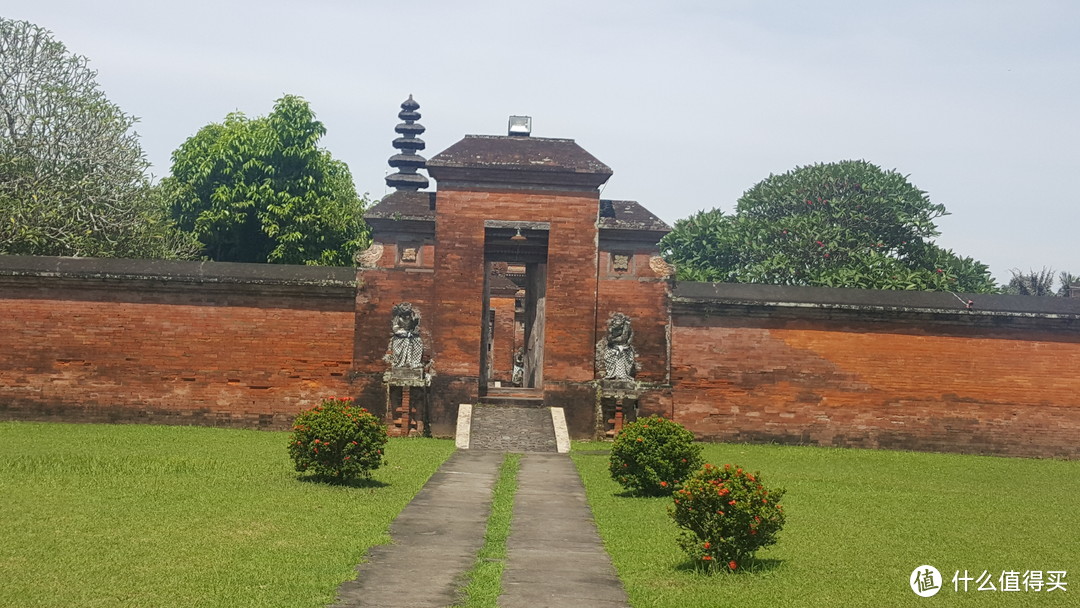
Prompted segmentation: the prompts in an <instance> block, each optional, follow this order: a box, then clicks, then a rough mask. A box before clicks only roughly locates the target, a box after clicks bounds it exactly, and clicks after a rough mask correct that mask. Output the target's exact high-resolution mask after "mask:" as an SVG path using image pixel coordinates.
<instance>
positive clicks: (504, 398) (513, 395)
mask: <svg viewBox="0 0 1080 608" xmlns="http://www.w3.org/2000/svg"><path fill="white" fill-rule="evenodd" d="M480 403H481V404H482V405H507V406H513V407H544V391H543V389H539V388H519V387H490V388H488V389H487V394H486V395H484V396H483V397H480Z"/></svg>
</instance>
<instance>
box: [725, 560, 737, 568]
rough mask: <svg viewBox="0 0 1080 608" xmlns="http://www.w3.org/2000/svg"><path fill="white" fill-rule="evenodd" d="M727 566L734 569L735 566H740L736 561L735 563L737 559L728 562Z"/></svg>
mask: <svg viewBox="0 0 1080 608" xmlns="http://www.w3.org/2000/svg"><path fill="white" fill-rule="evenodd" d="M727 567H728V568H731V569H732V570H734V569H735V568H738V567H739V564H736V563H735V560H731V561H730V562H728V563H727Z"/></svg>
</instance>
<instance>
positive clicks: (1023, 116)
mask: <svg viewBox="0 0 1080 608" xmlns="http://www.w3.org/2000/svg"><path fill="white" fill-rule="evenodd" d="M0 14H2V15H3V16H4V17H6V18H14V19H25V20H28V21H31V22H34V23H36V24H38V25H40V26H42V27H45V28H47V29H50V30H52V31H53V33H54V34H55V36H56V38H57V39H58V40H60V41H62V42H64V43H65V44H66V45H67V47H68V49H69V50H70V51H72V52H74V53H77V54H80V55H84V56H86V57H88V58H89V59H90V60H91V66H92V67H93V68H94V69H96V70H97V71H98V81H99V83H100V84H101V85H102V87H103V88H104V90H105V92H106V94H107V95H108V97H109V98H110V99H111V100H112V101H113V102H115V103H117V104H118V105H119V106H121V107H122V108H123V109H124V110H125V111H126V112H128V113H131V114H134V115H136V116H139V117H140V118H141V121H140V123H139V125H138V131H139V133H140V135H141V136H142V144H143V148H144V149H145V150H146V153H147V156H148V158H149V160H150V161H151V162H152V163H153V165H154V168H153V171H154V173H155V175H157V176H159V177H160V176H164V175H167V174H168V172H169V164H170V160H169V157H170V154H171V153H172V151H173V150H174V149H176V148H177V147H178V146H179V145H180V144H181V143H182V142H183V141H184V140H185V139H186V138H187V137H190V136H191V135H193V134H194V133H195V132H196V131H198V129H199V128H201V127H202V126H204V125H206V124H208V123H210V122H220V121H221V120H223V119H224V117H225V115H226V114H227V113H229V112H232V111H236V110H239V111H242V112H244V113H245V114H247V115H248V116H259V115H263V114H266V113H267V112H269V111H270V110H271V108H272V106H273V102H274V100H275V99H277V98H279V97H281V96H282V95H283V94H286V93H289V94H296V95H300V96H302V97H304V98H306V99H307V100H308V101H309V102H310V103H311V106H312V108H313V110H314V111H315V113H316V114H317V116H318V118H319V119H320V120H322V121H323V123H324V124H325V125H326V127H327V129H328V134H327V136H326V137H325V138H324V139H323V142H322V143H323V145H324V146H325V147H326V148H328V149H329V150H330V151H331V152H332V153H333V155H334V156H335V157H336V158H338V159H340V160H343V161H345V162H346V163H348V165H349V167H350V168H351V170H352V173H353V178H354V180H355V182H356V186H357V188H358V189H359V190H360V191H361V192H364V191H367V192H370V193H371V195H372V196H373V197H375V198H378V197H381V196H383V195H384V194H385V193H386V192H387V190H386V186H385V184H384V182H383V178H384V177H385V175H386V174H387V173H388V167H387V165H386V159H387V158H388V157H389V156H390V155H391V154H393V152H394V150H393V149H392V148H391V146H390V142H391V140H392V139H393V138H394V137H395V134H394V131H393V129H394V125H395V124H397V122H398V120H397V116H396V113H397V111H398V105H399V104H400V103H401V101H402V100H404V99H405V98H406V97H407V96H408V95H409V94H413V95H414V96H415V98H416V100H417V101H418V102H419V103H420V105H421V108H420V112H421V113H422V114H423V119H422V120H421V122H422V123H423V124H424V125H425V126H426V127H427V129H428V130H427V133H425V134H424V136H423V138H424V139H425V140H426V141H427V144H428V148H427V150H426V153H425V156H427V157H429V158H430V157H431V156H433V155H434V154H436V153H438V152H439V151H441V150H443V149H445V148H446V147H448V146H450V145H451V144H453V143H454V142H456V141H457V140H459V139H461V138H462V137H463V136H464V135H466V134H470V133H479V134H504V133H505V129H506V121H507V116H509V115H510V114H525V115H530V116H532V117H533V134H534V135H535V136H542V137H568V138H573V139H575V140H577V142H578V143H579V144H581V146H582V147H584V148H585V149H586V150H588V151H589V152H591V153H592V154H593V155H594V156H596V157H597V158H599V159H600V160H601V161H603V162H604V163H606V164H607V165H609V166H610V167H611V168H612V169H613V170H614V171H615V175H614V176H613V177H612V178H611V180H610V181H609V182H608V183H607V185H606V187H605V189H604V191H603V197H604V198H613V199H632V200H637V201H639V202H641V203H642V204H643V205H645V206H646V207H648V208H649V209H651V210H652V211H653V212H654V213H656V214H657V215H659V216H660V217H661V218H663V219H664V220H666V221H667V222H668V223H673V222H674V221H675V220H677V219H679V218H683V217H686V216H688V215H690V214H691V213H694V212H695V211H698V210H700V209H708V208H713V207H719V208H721V209H724V210H725V211H732V210H733V209H734V205H735V202H736V200H737V199H738V198H739V196H740V195H741V194H742V193H743V191H745V190H746V189H748V188H750V187H751V186H752V185H754V184H755V183H756V182H758V181H760V180H762V179H764V178H765V177H767V176H768V175H769V174H771V173H783V172H785V171H788V170H790V169H792V168H793V167H796V166H799V165H806V164H811V163H816V162H829V161H838V160H844V159H866V160H868V161H870V162H873V163H876V164H878V165H880V166H882V167H883V168H886V169H896V170H898V171H900V172H901V173H904V174H906V175H909V176H910V180H911V181H912V183H914V184H915V185H916V186H918V187H919V188H921V189H923V190H926V191H927V192H928V193H929V195H930V197H931V199H932V200H933V201H934V202H938V203H943V204H944V205H945V206H946V207H947V208H948V209H949V211H950V212H951V214H952V215H950V216H948V217H945V218H942V219H941V220H939V222H938V225H939V228H940V229H941V232H942V236H941V237H940V238H939V239H938V242H939V243H940V244H941V245H943V246H945V247H948V248H951V249H954V250H955V251H957V252H958V253H960V254H962V255H966V256H972V257H975V258H976V259H978V260H981V261H982V262H984V263H987V264H989V265H990V267H991V270H992V271H993V273H994V275H995V277H996V278H998V280H1006V279H1007V278H1008V277H1009V269H1010V268H1020V269H1022V270H1026V269H1029V268H1034V269H1040V268H1042V267H1043V266H1048V267H1052V268H1054V269H1056V270H1069V271H1071V272H1073V273H1080V202H1078V201H1077V200H1076V199H1077V196H1076V194H1075V193H1074V190H1076V189H1077V178H1078V177H1080V154H1078V150H1077V147H1078V143H1080V2H1074V1H1070V0H1060V1H1039V0H1025V1H1024V2H1017V1H1015V0H1014V1H1001V2H996V1H991V0H984V1H951V0H925V1H924V0H904V1H903V2H900V1H895V0H888V1H872V0H862V1H858V0H852V1H849V2H841V1H832V2H829V1H809V0H808V1H798V2H796V1H791V0H789V1H787V2H779V1H772V2H770V1H762V0H746V1H735V0H732V1H726V0H713V1H699V2H689V1H687V2H679V1H671V2H637V1H633V0H617V1H616V0H611V1H608V0H604V1H588V0H577V1H562V0H546V1H543V2H528V3H522V2H513V1H502V2H500V1H490V2H480V1H454V0H442V1H426V0H420V1H413V2H408V1H397V2H374V1H371V2H369V1H349V0H307V1H303V2H301V1H297V0H292V1H277V0H259V1H257V2H255V1H250V0H237V1H229V0H217V1H214V2H209V1H205V0H187V1H186V2H160V3H159V2H152V1H149V0H129V1H119V2H115V1H113V2H110V1H105V0H102V1H98V2H86V1H74V0H73V1H62V0H7V1H6V2H5V3H4V6H3V8H2V9H0Z"/></svg>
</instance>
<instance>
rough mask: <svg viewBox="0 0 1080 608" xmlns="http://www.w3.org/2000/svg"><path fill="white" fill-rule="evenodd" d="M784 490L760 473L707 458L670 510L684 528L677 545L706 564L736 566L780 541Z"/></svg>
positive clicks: (676, 521) (678, 492)
mask: <svg viewBox="0 0 1080 608" xmlns="http://www.w3.org/2000/svg"><path fill="white" fill-rule="evenodd" d="M784 492H785V491H784V490H783V489H779V488H766V487H765V485H764V484H763V483H762V481H761V478H760V476H759V474H758V473H754V474H750V473H746V472H745V471H743V470H742V469H741V468H740V467H738V466H735V465H730V464H725V465H724V466H723V467H717V466H713V465H711V464H706V465H705V467H704V468H703V469H701V470H700V471H698V472H696V473H694V474H693V475H691V476H690V478H689V479H687V480H686V482H685V483H683V486H682V488H680V489H679V490H678V491H676V492H675V494H674V496H673V498H674V500H675V504H674V505H672V506H671V507H669V508H668V514H670V515H671V517H672V518H673V519H674V520H675V523H676V524H678V525H679V527H681V528H683V532H682V534H681V536H680V538H679V545H680V546H681V547H682V548H683V550H684V551H686V553H687V554H688V555H689V556H690V558H691V559H692V560H694V561H695V562H697V563H699V564H703V565H704V566H705V567H706V568H707V569H710V570H711V569H713V568H721V569H727V570H735V569H736V568H737V567H738V566H739V564H742V563H744V562H745V561H746V560H747V558H750V557H752V556H753V555H754V552H755V551H757V550H758V549H760V548H761V547H765V546H768V545H771V544H773V543H775V542H776V534H777V532H779V531H780V528H782V527H783V526H784V509H783V507H782V506H781V505H780V504H779V502H780V499H781V498H782V497H783V496H784Z"/></svg>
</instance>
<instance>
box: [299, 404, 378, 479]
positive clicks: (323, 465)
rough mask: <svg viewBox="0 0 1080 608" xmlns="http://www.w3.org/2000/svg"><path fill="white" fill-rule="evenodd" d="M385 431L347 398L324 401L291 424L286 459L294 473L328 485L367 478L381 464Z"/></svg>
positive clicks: (366, 412) (373, 418)
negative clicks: (289, 459) (302, 473)
mask: <svg viewBox="0 0 1080 608" xmlns="http://www.w3.org/2000/svg"><path fill="white" fill-rule="evenodd" d="M385 445H386V429H385V428H384V427H383V425H382V424H381V423H380V422H379V419H378V418H376V417H375V416H373V415H372V414H371V413H369V412H368V411H367V410H366V409H364V408H362V407H354V406H353V405H352V399H350V398H334V399H324V400H323V402H322V404H320V405H317V406H315V407H313V408H311V409H310V410H306V411H304V412H301V413H300V415H299V416H297V417H296V419H295V420H294V421H293V428H292V435H290V436H289V456H291V457H292V459H293V462H294V463H295V464H296V470H297V471H300V472H308V473H312V474H314V475H315V477H317V478H319V479H322V480H324V481H330V482H340V483H343V482H347V481H350V480H352V479H355V478H357V477H368V476H370V475H371V472H372V471H374V470H375V469H377V468H379V465H380V464H382V456H383V446H385Z"/></svg>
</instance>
